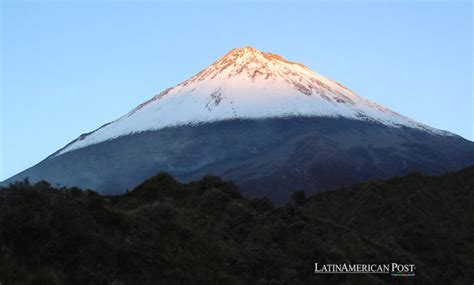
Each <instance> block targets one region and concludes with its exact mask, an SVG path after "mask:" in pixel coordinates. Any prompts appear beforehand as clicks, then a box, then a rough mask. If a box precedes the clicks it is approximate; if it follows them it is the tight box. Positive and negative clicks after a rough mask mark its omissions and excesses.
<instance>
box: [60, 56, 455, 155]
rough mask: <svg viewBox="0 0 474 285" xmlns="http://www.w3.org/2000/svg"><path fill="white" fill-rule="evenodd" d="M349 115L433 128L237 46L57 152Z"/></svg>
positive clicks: (299, 68) (307, 72)
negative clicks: (266, 121)
mask: <svg viewBox="0 0 474 285" xmlns="http://www.w3.org/2000/svg"><path fill="white" fill-rule="evenodd" d="M297 116H305V117H343V118H349V119H354V120H365V121H372V122H375V123H381V124H384V125H387V126H393V127H400V126H406V127H410V128H418V129H423V130H426V131H429V132H434V133H438V134H447V132H444V131H439V130H436V129H432V128H430V127H428V126H425V125H423V124H420V123H417V122H415V121H413V120H411V119H409V118H407V117H404V116H402V115H400V114H397V113H395V112H393V111H391V110H389V109H387V108H385V107H383V106H380V105H377V104H375V103H373V102H371V101H368V100H366V99H363V98H362V97H360V96H358V95H357V94H355V93H354V92H352V91H350V90H349V89H347V88H346V87H344V86H342V85H341V84H339V83H337V82H335V81H333V80H330V79H328V78H325V77H323V76H321V75H319V74H317V73H315V72H314V71H312V70H311V69H309V68H307V67H306V66H304V65H302V64H300V63H296V62H291V61H288V60H286V59H284V58H283V57H281V56H279V55H276V54H272V53H266V52H262V51H259V50H256V49H254V48H252V47H245V48H238V49H233V50H231V51H230V52H228V53H227V54H226V55H225V56H224V57H222V58H220V59H219V60H217V61H215V62H214V63H213V64H211V65H210V66H208V67H207V68H205V69H204V70H202V71H201V72H199V73H198V74H196V75H195V76H193V77H192V78H190V79H189V80H186V81H184V82H182V83H181V84H179V85H177V86H175V87H173V88H169V89H167V90H165V91H163V92H161V93H160V94H158V95H156V96H154V97H153V98H151V99H150V100H148V101H147V102H144V103H143V104H140V105H139V106H137V107H136V108H135V109H133V110H132V111H130V112H129V113H128V114H126V115H124V116H122V117H120V118H119V119H117V120H115V121H113V122H111V123H108V124H106V125H104V126H102V127H100V128H99V129H97V130H95V131H93V132H91V133H88V134H84V135H81V136H80V137H79V138H78V139H76V140H74V141H73V142H71V143H70V144H68V145H67V146H66V147H64V148H63V149H62V150H60V151H59V152H58V153H56V155H61V154H63V153H66V152H68V151H71V150H74V149H79V148H83V147H86V146H88V145H91V144H97V143H100V142H103V141H107V140H110V139H114V138H117V137H120V136H124V135H129V134H132V133H137V132H143V131H149V130H158V129H161V128H165V127H174V126H180V125H188V124H200V123H206V122H215V121H222V120H229V119H237V118H239V119H259V118H272V117H278V118H281V117H297Z"/></svg>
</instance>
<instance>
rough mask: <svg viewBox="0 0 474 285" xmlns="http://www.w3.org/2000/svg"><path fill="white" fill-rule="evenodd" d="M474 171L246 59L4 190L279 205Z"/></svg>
mask: <svg viewBox="0 0 474 285" xmlns="http://www.w3.org/2000/svg"><path fill="white" fill-rule="evenodd" d="M471 164H474V143H473V142H470V141H468V140H465V139H463V138H462V137H460V136H458V135H455V134H453V133H450V132H447V131H442V130H438V129H435V128H432V127H429V126H427V125H424V124H421V123H418V122H416V121H414V120H412V119H410V118H407V117H405V116H403V115H400V114H398V113H396V112H394V111H392V110H389V109H388V108H385V107H383V106H381V105H378V104H376V103H374V102H371V101H369V100H366V99H364V98H362V97H360V96H358V95H357V94H355V93H354V92H352V91H351V90H349V89H348V88H346V87H345V86H343V85H341V84H339V83H337V82H336V81H333V80H330V79H328V78H326V77H323V76H321V75H319V74H317V73H315V72H314V71H312V70H311V69H309V68H308V67H306V66H304V65H303V64H300V63H296V62H291V61H288V60H286V59H285V58H283V57H281V56H279V55H276V54H272V53H267V52H262V51H259V50H256V49H254V48H252V47H245V48H238V49H233V50H231V51H229V52H228V53H227V54H226V55H225V56H223V57H222V58H220V59H218V60H217V61H215V62H214V63H213V64H211V65H210V66H208V67H207V68H205V69H204V70H202V71H201V72H199V73H198V74H196V75H195V76H193V77H191V78H190V79H188V80H186V81H184V82H182V83H180V84H179V85H177V86H175V87H172V88H169V89H166V90H164V91H163V92H161V93H159V94H158V95H156V96H154V97H152V98H151V99H150V100H148V101H146V102H144V103H142V104H140V105H139V106H137V107H136V108H134V109H133V110H131V111H130V112H129V113H127V114H125V115H124V116H122V117H120V118H118V119H117V120H115V121H112V122H110V123H107V124H105V125H103V126H101V127H100V128H98V129H96V130H94V131H92V132H90V133H86V134H82V135H80V136H79V137H78V138H77V139H75V140H74V141H72V142H71V143H69V144H67V145H66V146H65V147H63V148H62V149H60V150H58V151H57V152H55V153H53V154H52V155H50V156H49V157H47V158H46V159H44V160H43V161H41V162H40V163H39V164H37V165H35V166H33V167H31V168H29V169H27V170H25V171H23V172H21V173H19V174H17V175H15V176H13V177H11V178H9V179H7V180H6V181H4V182H3V184H6V183H9V182H12V181H15V180H21V179H24V178H26V177H28V178H29V179H30V181H38V180H46V181H49V182H50V183H52V184H55V185H56V184H60V185H64V186H78V187H81V188H91V189H94V190H96V191H99V192H101V193H103V194H114V193H122V192H124V191H126V190H127V189H131V188H133V187H134V186H136V185H137V184H138V183H140V182H141V181H143V180H144V179H146V178H148V177H150V176H152V175H154V174H156V173H157V172H161V171H164V172H169V173H171V174H172V175H173V176H175V177H176V178H178V179H180V180H182V181H188V180H192V179H198V178H200V177H202V176H204V175H218V176H221V177H223V178H225V179H231V180H233V181H234V182H235V183H236V184H237V185H238V186H240V189H241V191H242V192H243V193H244V194H245V195H247V196H268V197H270V198H272V199H273V200H275V201H286V200H287V199H288V196H289V195H290V194H291V193H292V192H294V191H296V190H305V191H307V192H308V193H313V192H318V191H324V190H331V189H334V188H337V187H341V186H345V185H350V184H354V183H357V182H361V181H364V180H368V179H375V178H378V179H379V178H389V177H393V176H398V175H404V174H406V173H408V172H413V171H418V172H422V173H426V174H441V173H444V172H447V171H454V170H457V169H460V168H463V167H465V166H468V165H471Z"/></svg>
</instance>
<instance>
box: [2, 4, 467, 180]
mask: <svg viewBox="0 0 474 285" xmlns="http://www.w3.org/2000/svg"><path fill="white" fill-rule="evenodd" d="M1 5H2V6H1V13H2V14H1V15H2V17H1V23H2V25H1V36H2V39H1V55H2V64H1V65H2V73H1V100H0V104H1V105H0V113H1V122H0V126H1V129H0V144H1V145H0V150H1V153H0V180H3V179H5V178H7V177H9V176H11V175H13V174H15V173H17V172H19V171H21V170H23V169H25V168H27V167H30V166H32V165H33V164H35V163H37V162H39V161H40V160H41V159H43V158H45V157H46V156H47V155H49V154H51V153H52V152H54V151H55V150H57V149H59V148H61V147H62V146H64V145H65V144H66V143H68V142H69V141H71V140H73V139H74V138H76V137H77V135H78V134H80V133H85V132H88V131H91V130H93V129H95V128H96V127H97V126H99V125H101V124H103V123H106V122H109V121H112V120H114V119H116V118H117V117H119V116H121V115H123V114H124V113H126V112H128V111H129V110H130V109H131V108H133V107H134V106H136V105H138V104H140V103H142V102H144V101H146V100H148V99H150V98H151V97H152V96H154V95H156V94H157V93H158V92H160V91H162V90H164V89H166V88H168V87H171V86H174V85H176V84H178V83H180V82H182V81H183V80H185V79H187V78H189V77H191V76H192V75H194V74H195V73H196V72H198V71H200V70H202V69H203V68H204V67H206V66H207V65H208V64H209V63H210V62H212V61H214V60H215V59H217V58H219V57H220V56H222V55H223V54H225V53H226V52H227V51H228V50H230V49H232V48H235V47H242V46H247V45H251V46H254V47H255V48H258V49H260V50H264V51H271V52H275V53H277V54H280V55H283V56H285V57H286V58H288V59H289V60H291V61H297V62H302V63H304V64H305V65H307V66H308V67H309V68H311V69H313V70H315V71H317V72H318V73H320V74H322V75H324V76H327V77H329V78H331V79H334V80H337V81H338V82H340V83H342V84H343V85H346V86H348V87H350V89H351V90H353V91H355V92H356V93H357V94H359V95H361V96H362V97H364V98H367V99H369V100H371V101H374V102H377V103H380V104H382V105H384V106H386V107H388V108H390V109H392V110H395V111H397V112H399V113H401V114H403V115H406V116H408V117H410V118H412V119H415V120H416V121H419V122H421V123H424V124H427V125H430V126H433V127H435V128H439V129H445V130H449V131H451V132H454V133H457V134H459V135H461V136H463V137H465V138H467V139H470V140H474V130H473V121H474V118H473V98H472V22H471V21H472V4H471V3H470V2H469V1H465V2H447V1H446V2H444V1H439V2H435V1H426V2H424V1H418V2H416V3H411V2H410V1H403V2H396V3H393V2H392V3H389V2H383V3H375V2H373V1H369V2H350V1H346V2H336V3H333V2H329V1H328V2H319V3H305V2H297V3H296V4H295V3H290V2H266V3H265V2H264V3H261V4H256V3H252V2H238V3H237V2H234V3H233V4H225V5H224V4H218V3H217V2H215V3H212V2H208V3H205V4H203V3H200V4H198V3H194V2H193V3H191V2H181V3H178V4H173V3H171V2H169V3H168V2H162V3H151V2H148V1H139V2H133V1H129V2H109V1H107V2H106V1H104V2H101V3H97V2H83V3H80V2H79V1H70V2H55V1H43V2H39V3H33V2H21V1H19V2H18V1H2V4H1Z"/></svg>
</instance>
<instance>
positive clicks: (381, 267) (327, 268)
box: [314, 263, 416, 277]
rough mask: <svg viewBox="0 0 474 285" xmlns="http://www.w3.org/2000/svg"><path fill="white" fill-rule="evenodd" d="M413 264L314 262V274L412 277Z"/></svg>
mask: <svg viewBox="0 0 474 285" xmlns="http://www.w3.org/2000/svg"><path fill="white" fill-rule="evenodd" d="M415 269H416V266H415V264H399V263H385V264H362V263H357V264H347V263H340V264H319V263H315V264H314V273H315V274H351V273H352V274H390V275H391V276H397V277H414V276H415Z"/></svg>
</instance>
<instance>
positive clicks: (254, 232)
mask: <svg viewBox="0 0 474 285" xmlns="http://www.w3.org/2000/svg"><path fill="white" fill-rule="evenodd" d="M472 205H474V167H471V168H467V169H465V170H463V171H460V172H457V173H450V174H446V175H443V176H438V177H428V176H424V175H421V174H411V175H408V176H406V177H399V178H394V179H391V180H388V181H369V182H367V183H363V184H360V185H356V186H353V187H349V188H344V189H340V190H336V191H331V192H325V193H319V194H317V195H315V196H312V197H309V198H306V197H305V195H304V193H303V192H295V193H294V194H293V195H292V198H291V200H290V202H289V203H288V204H287V205H285V206H278V207H277V206H274V205H273V204H272V202H270V201H269V200H268V199H266V198H260V199H253V200H249V199H246V198H243V197H241V195H240V194H239V192H238V190H237V188H236V186H235V185H234V184H233V183H231V182H225V181H222V180H220V179H219V178H217V177H210V176H208V177H204V178H203V179H201V180H199V181H195V182H191V183H188V184H181V183H178V182H177V181H175V180H174V179H173V178H172V177H171V176H169V175H167V174H163V173H161V174H158V175H156V176H154V177H152V178H150V179H148V180H146V181H145V182H143V183H142V184H141V185H139V186H138V187H136V188H135V189H133V190H132V191H130V192H128V193H126V194H123V195H118V196H101V195H99V194H97V193H95V192H93V191H90V190H86V191H80V190H79V189H77V188H61V189H54V188H52V187H51V186H50V185H49V184H47V183H45V182H40V183H37V184H34V185H32V184H30V183H29V182H28V181H24V182H17V183H15V184H12V185H10V186H9V187H8V188H4V189H2V191H0V282H1V283H2V284H177V283H181V284H189V283H191V284H194V283H200V284H313V283H316V282H321V283H323V284H327V283H329V284H332V283H344V282H346V283H345V284H349V283H347V282H350V284H393V283H395V284H402V283H403V284H406V283H408V284H434V283H436V284H470V283H472V280H474V269H473V268H474V231H473V229H474V207H473V206H472ZM315 262H318V263H320V264H327V263H343V262H346V263H375V264H379V263H392V262H397V263H413V264H415V265H416V276H415V277H391V276H389V275H382V274H372V275H366V274H353V275H351V274H341V275H333V274H325V275H318V274H314V263H315Z"/></svg>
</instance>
